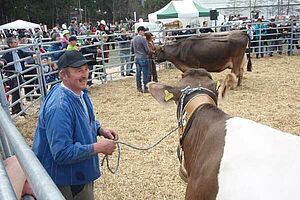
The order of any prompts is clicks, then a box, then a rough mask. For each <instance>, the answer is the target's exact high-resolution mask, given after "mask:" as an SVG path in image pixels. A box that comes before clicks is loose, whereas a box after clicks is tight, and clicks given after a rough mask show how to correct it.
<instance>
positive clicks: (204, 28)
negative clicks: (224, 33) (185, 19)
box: [200, 21, 214, 33]
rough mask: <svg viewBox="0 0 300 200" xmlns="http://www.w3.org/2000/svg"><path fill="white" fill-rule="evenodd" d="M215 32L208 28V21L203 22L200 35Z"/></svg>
mask: <svg viewBox="0 0 300 200" xmlns="http://www.w3.org/2000/svg"><path fill="white" fill-rule="evenodd" d="M213 32H214V31H213V30H212V29H211V28H209V27H208V21H203V26H202V28H200V33H213Z"/></svg>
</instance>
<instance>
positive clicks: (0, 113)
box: [0, 107, 65, 200]
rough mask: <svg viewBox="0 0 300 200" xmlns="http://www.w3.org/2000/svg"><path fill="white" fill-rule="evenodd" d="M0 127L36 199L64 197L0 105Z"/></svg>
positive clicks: (45, 199) (49, 199)
mask: <svg viewBox="0 0 300 200" xmlns="http://www.w3.org/2000/svg"><path fill="white" fill-rule="evenodd" d="M0 127H1V128H2V129H4V130H5V132H4V133H5V135H6V136H7V138H8V140H9V142H10V143H11V145H12V147H13V149H14V151H15V153H16V156H17V159H18V161H19V163H20V165H21V167H22V169H23V171H24V172H25V174H26V176H27V178H28V180H29V183H30V185H31V186H32V188H33V191H34V193H35V194H36V197H37V199H43V200H52V199H55V200H56V199H57V200H60V199H65V198H64V197H63V195H62V194H61V193H60V191H59V190H58V188H57V187H56V185H55V184H54V182H53V181H52V179H51V178H50V176H49V175H48V173H47V172H46V170H45V169H44V168H43V166H42V165H41V163H40V162H39V160H38V159H37V158H36V156H35V155H34V153H33V152H32V151H31V149H30V148H29V146H28V145H27V144H26V142H25V140H24V138H23V137H22V135H21V134H20V132H19V131H18V129H17V128H16V127H15V125H14V124H13V123H12V122H11V120H10V118H9V117H8V116H7V114H6V113H5V112H4V110H3V109H2V107H0ZM28 163H30V164H28Z"/></svg>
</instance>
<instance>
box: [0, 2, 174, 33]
mask: <svg viewBox="0 0 300 200" xmlns="http://www.w3.org/2000/svg"><path fill="white" fill-rule="evenodd" d="M141 2H142V0H50V1H49V0H2V3H1V7H0V24H4V23H7V22H11V21H13V20H17V19H24V20H29V21H32V22H35V23H43V24H47V25H48V26H49V27H53V26H55V24H56V23H59V24H61V23H67V24H68V23H69V22H70V20H71V18H72V17H77V19H78V20H79V21H80V20H81V19H82V22H84V21H87V22H92V23H95V22H96V21H97V20H101V19H104V20H106V21H108V20H109V21H111V22H112V21H119V20H123V21H125V20H126V19H128V20H129V19H133V13H134V12H136V13H137V19H138V18H141V17H142V18H143V19H146V18H147V16H148V14H149V13H151V12H154V11H156V10H158V9H160V8H162V7H163V6H165V5H166V4H167V3H169V2H170V0H146V1H144V7H143V6H142V3H141ZM79 4H80V7H81V9H83V11H82V12H79V11H75V10H76V8H79Z"/></svg>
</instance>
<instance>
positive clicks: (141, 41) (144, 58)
mask: <svg viewBox="0 0 300 200" xmlns="http://www.w3.org/2000/svg"><path fill="white" fill-rule="evenodd" d="M137 31H138V35H137V36H135V37H134V38H133V40H132V47H133V51H134V53H135V58H136V60H135V64H136V86H137V90H138V92H139V94H141V93H143V92H144V93H149V90H148V87H147V84H148V79H149V65H148V44H147V40H146V39H145V38H144V36H145V32H146V28H145V27H144V26H140V27H138V28H137ZM142 73H143V83H144V90H143V89H142V80H141V75H142Z"/></svg>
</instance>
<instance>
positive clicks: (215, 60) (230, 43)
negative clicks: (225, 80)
mask: <svg viewBox="0 0 300 200" xmlns="http://www.w3.org/2000/svg"><path fill="white" fill-rule="evenodd" d="M247 42H248V38H247V36H246V35H245V33H243V32H235V33H232V34H227V35H218V36H215V35H214V34H211V35H204V36H193V37H191V38H188V39H186V40H183V41H180V43H178V50H177V51H178V53H177V58H178V59H179V60H181V61H182V62H184V63H185V64H186V65H187V66H190V67H202V68H205V69H207V70H208V71H209V72H220V71H223V70H224V69H226V68H227V67H226V63H229V62H231V61H232V58H235V57H241V58H242V57H243V55H244V52H245V49H246V46H247Z"/></svg>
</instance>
